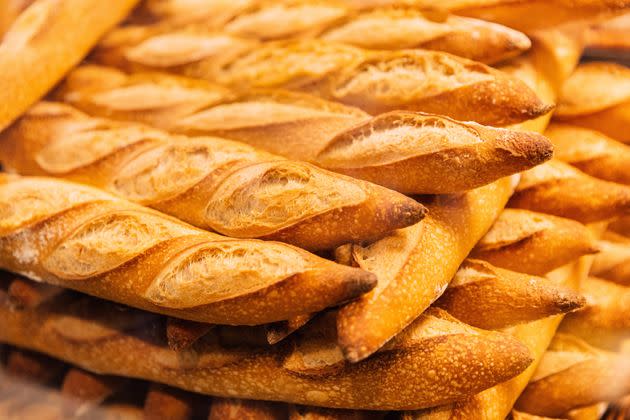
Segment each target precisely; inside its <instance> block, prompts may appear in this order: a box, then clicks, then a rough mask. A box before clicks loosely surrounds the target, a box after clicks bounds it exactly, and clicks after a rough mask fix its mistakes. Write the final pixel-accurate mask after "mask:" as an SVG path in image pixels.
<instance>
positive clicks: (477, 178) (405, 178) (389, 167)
mask: <svg viewBox="0 0 630 420" xmlns="http://www.w3.org/2000/svg"><path fill="white" fill-rule="evenodd" d="M55 97H56V98H58V99H61V100H64V101H67V102H68V103H70V104H72V105H73V106H76V107H78V108H80V109H81V110H83V111H85V112H87V113H89V114H92V115H98V116H104V117H109V118H116V119H124V120H131V121H137V122H144V123H148V124H151V125H155V126H158V127H160V128H162V129H165V130H168V131H172V132H176V133H180V134H186V135H191V136H207V135H214V136H220V137H225V138H230V139H233V140H238V141H241V142H244V143H248V144H250V145H252V146H254V147H258V148H260V149H263V150H266V151H269V152H272V153H275V154H278V155H282V156H285V157H287V158H290V159H298V160H305V161H308V162H311V163H314V164H316V165H318V166H321V167H324V168H326V169H329V170H332V171H335V172H340V173H344V174H347V175H351V176H353V177H355V178H360V179H365V180H369V181H371V182H374V183H376V184H379V185H383V186H386V187H388V188H391V189H394V190H396V191H400V192H403V193H408V194H420V193H423V194H425V193H426V194H428V193H438V194H443V193H451V192H459V191H464V190H468V189H472V188H477V187H480V186H482V185H485V184H487V183H490V182H492V181H495V180H497V179H499V178H501V177H503V176H507V175H511V174H514V173H517V172H520V171H522V170H525V169H529V168H531V167H532V166H534V165H537V164H539V163H541V162H544V161H545V160H547V159H549V158H550V157H551V154H552V146H551V144H550V142H549V141H548V140H547V139H546V138H545V137H543V136H541V135H539V134H536V133H532V132H524V131H511V130H505V129H500V128H494V127H487V126H481V125H479V124H475V123H472V122H461V121H455V120H452V119H450V118H448V117H444V116H439V115H432V114H424V113H413V112H407V111H392V112H390V113H386V114H383V115H379V116H376V117H373V118H369V117H368V116H367V115H366V114H364V113H362V112H361V111H359V110H358V109H355V108H352V107H346V106H342V105H339V104H335V103H332V102H330V101H325V100H323V99H320V98H317V97H314V96H310V95H307V94H298V93H293V92H286V91H281V90H264V91H254V92H250V93H247V94H241V95H239V94H237V93H236V92H233V91H228V92H226V91H225V89H223V88H219V87H217V86H216V85H212V84H210V83H205V82H203V81H198V80H193V79H189V78H183V77H174V76H169V75H165V74H158V73H152V74H148V73H144V74H131V75H126V74H124V73H122V72H120V71H117V70H115V69H112V68H107V67H100V66H84V67H80V68H78V69H76V70H75V71H73V72H72V73H71V74H70V75H69V77H68V79H67V80H66V82H65V84H64V85H63V86H62V87H61V88H60V89H59V90H58V92H57V93H56V95H55ZM147 98H154V99H151V100H150V101H149V100H148V99H147ZM147 102H148V103H147ZM401 174H404V175H401Z"/></svg>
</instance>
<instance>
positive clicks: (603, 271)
mask: <svg viewBox="0 0 630 420" xmlns="http://www.w3.org/2000/svg"><path fill="white" fill-rule="evenodd" d="M598 245H599V247H600V248H601V252H600V253H599V254H598V255H597V256H596V257H595V261H593V268H592V269H591V273H592V274H593V275H594V276H596V277H601V278H604V279H606V280H610V281H613V282H615V283H619V284H621V285H624V286H630V238H628V237H626V236H622V235H618V234H616V233H614V232H610V231H609V232H606V233H604V236H603V237H602V238H601V239H600V240H599V242H598Z"/></svg>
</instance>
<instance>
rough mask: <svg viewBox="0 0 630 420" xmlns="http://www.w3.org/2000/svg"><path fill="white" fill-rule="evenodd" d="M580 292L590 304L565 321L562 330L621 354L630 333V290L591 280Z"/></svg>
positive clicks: (607, 282)
mask: <svg viewBox="0 0 630 420" xmlns="http://www.w3.org/2000/svg"><path fill="white" fill-rule="evenodd" d="M580 292H581V293H582V294H584V296H586V299H587V302H588V304H587V305H586V307H584V308H583V309H581V310H580V311H578V312H575V313H572V314H569V315H568V316H567V317H565V320H564V322H563V323H562V325H561V326H560V330H561V331H562V332H565V333H567V334H571V335H575V336H576V337H579V338H581V339H582V340H584V341H586V342H588V343H589V344H591V345H593V346H596V347H598V348H602V349H607V350H611V351H619V350H620V349H621V348H622V345H623V342H624V340H626V339H628V332H629V331H630V289H628V288H627V287H624V286H619V285H617V284H615V283H611V282H609V281H606V280H602V279H598V278H595V277H589V278H588V279H587V280H586V281H584V282H582V285H581V288H580Z"/></svg>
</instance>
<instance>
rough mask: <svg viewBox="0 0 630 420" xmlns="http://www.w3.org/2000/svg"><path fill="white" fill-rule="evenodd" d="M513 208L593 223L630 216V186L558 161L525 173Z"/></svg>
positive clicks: (517, 189) (517, 188)
mask: <svg viewBox="0 0 630 420" xmlns="http://www.w3.org/2000/svg"><path fill="white" fill-rule="evenodd" d="M509 205H510V206H511V207H516V208H522V209H527V210H534V211H539V212H541V213H549V214H553V215H556V216H561V217H567V218H570V219H575V220H577V221H580V222H582V223H592V222H597V221H601V220H605V219H611V218H614V217H618V216H624V215H628V214H630V186H627V185H622V184H617V183H614V182H609V181H603V180H600V179H597V178H594V177H592V176H590V175H587V174H585V173H583V172H581V171H580V170H578V169H575V168H573V167H572V166H570V165H568V164H566V163H563V162H561V161H558V160H555V159H554V160H551V161H549V162H546V163H543V164H542V165H539V166H537V167H534V168H533V169H530V170H528V171H526V172H524V173H523V174H522V176H521V182H520V183H519V185H518V186H517V187H516V192H515V193H514V195H513V196H512V198H511V199H510V203H509Z"/></svg>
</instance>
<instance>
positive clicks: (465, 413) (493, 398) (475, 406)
mask: <svg viewBox="0 0 630 420" xmlns="http://www.w3.org/2000/svg"><path fill="white" fill-rule="evenodd" d="M590 260H592V257H591V256H586V257H582V258H581V259H580V260H579V261H578V262H577V263H574V264H570V265H567V266H563V267H561V268H559V269H557V270H554V271H553V272H551V273H548V274H547V277H548V278H549V279H550V280H552V281H554V282H556V283H557V284H560V285H565V286H568V287H572V288H575V287H577V285H578V283H579V282H580V280H581V279H582V278H584V277H585V276H586V275H587V273H588V270H589V267H590ZM561 319H562V316H554V317H550V318H545V319H541V320H538V321H534V322H531V323H528V324H521V325H517V326H515V327H512V328H510V329H508V330H507V331H508V332H509V333H510V334H511V335H513V336H514V337H516V338H517V339H518V340H520V341H521V342H522V343H524V344H525V345H526V346H527V347H528V348H529V349H530V351H531V353H532V355H533V356H534V363H532V364H531V365H530V366H529V367H528V368H527V369H526V370H525V371H524V372H523V373H521V374H520V375H518V376H517V377H515V378H512V379H510V380H509V381H507V382H505V383H502V384H499V385H497V386H495V387H493V388H490V389H488V390H486V391H483V392H481V393H479V394H476V395H474V396H472V397H469V398H467V399H465V400H462V401H459V402H456V403H454V404H450V405H447V406H442V407H436V408H433V409H427V410H420V411H414V412H408V413H406V414H405V416H406V417H405V420H410V419H422V420H427V419H428V420H443V419H449V420H455V419H488V420H489V419H501V418H504V417H506V416H507V415H508V414H509V413H510V410H512V407H513V406H514V402H515V401H516V399H517V398H518V396H519V395H520V394H521V392H522V391H523V389H524V388H525V386H526V385H527V384H528V382H529V380H530V378H531V376H532V375H533V373H534V371H535V370H536V366H537V364H538V362H539V360H540V358H541V357H542V355H543V353H544V352H545V350H546V349H547V347H548V346H549V342H550V341H551V339H552V337H553V336H554V334H555V332H556V329H557V327H558V324H559V323H560V321H561Z"/></svg>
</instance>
